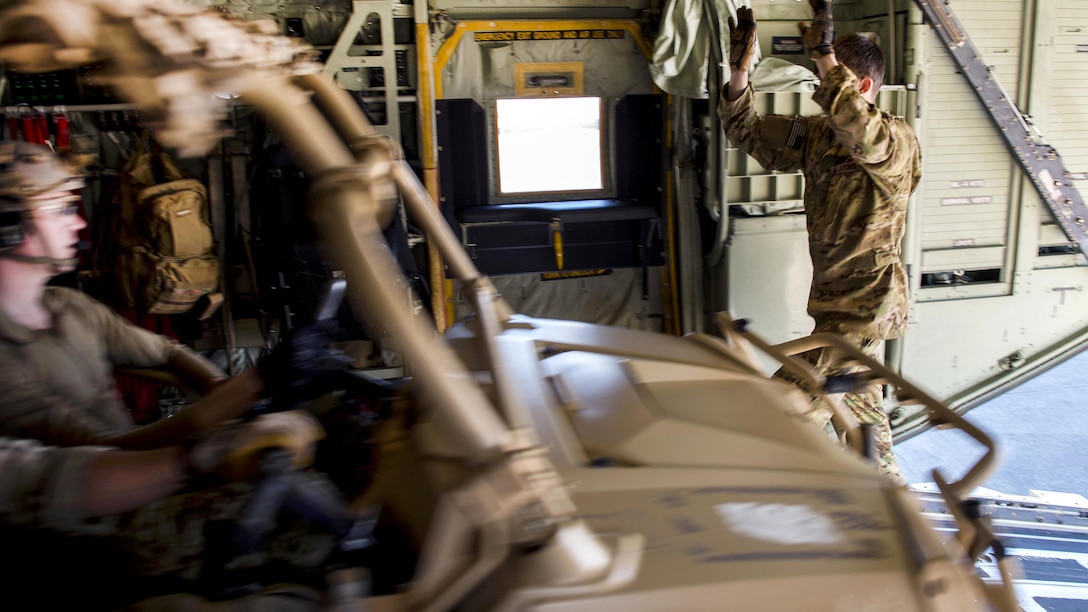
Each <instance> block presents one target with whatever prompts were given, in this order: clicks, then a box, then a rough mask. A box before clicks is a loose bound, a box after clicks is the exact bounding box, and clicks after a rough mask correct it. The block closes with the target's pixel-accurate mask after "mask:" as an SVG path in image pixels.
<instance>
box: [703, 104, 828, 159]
mask: <svg viewBox="0 0 1088 612" xmlns="http://www.w3.org/2000/svg"><path fill="white" fill-rule="evenodd" d="M728 89H729V85H728V84H727V85H726V86H724V87H722V91H721V95H720V96H719V98H718V117H719V118H720V119H721V122H722V128H723V129H724V130H725V136H726V138H728V139H729V141H730V142H731V143H733V146H735V147H737V148H738V149H740V150H741V151H744V152H745V153H747V154H748V155H751V156H752V157H753V158H754V159H755V160H756V161H757V162H759V164H760V165H761V166H763V167H764V168H767V169H768V170H779V171H781V172H796V171H798V170H800V169H801V165H802V162H803V160H804V153H803V150H802V145H803V144H804V143H805V131H806V127H807V122H808V119H806V118H804V117H786V116H783V115H767V116H766V117H762V116H760V114H759V113H758V112H756V109H755V94H754V93H753V91H752V87H751V85H749V86H748V88H747V89H745V90H744V93H742V94H741V95H740V97H739V98H737V99H736V100H733V101H730V100H729V97H728Z"/></svg>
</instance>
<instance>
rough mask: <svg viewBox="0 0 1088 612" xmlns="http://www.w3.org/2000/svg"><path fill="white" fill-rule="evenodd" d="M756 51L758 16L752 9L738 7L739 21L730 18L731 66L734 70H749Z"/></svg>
mask: <svg viewBox="0 0 1088 612" xmlns="http://www.w3.org/2000/svg"><path fill="white" fill-rule="evenodd" d="M755 53H756V16H755V15H754V14H753V13H752V9H750V8H748V7H746V6H742V7H740V8H738V9H737V21H736V22H734V21H733V18H732V17H730V18H729V66H730V68H731V69H732V70H733V72H748V71H749V70H751V68H752V56H754V55H755Z"/></svg>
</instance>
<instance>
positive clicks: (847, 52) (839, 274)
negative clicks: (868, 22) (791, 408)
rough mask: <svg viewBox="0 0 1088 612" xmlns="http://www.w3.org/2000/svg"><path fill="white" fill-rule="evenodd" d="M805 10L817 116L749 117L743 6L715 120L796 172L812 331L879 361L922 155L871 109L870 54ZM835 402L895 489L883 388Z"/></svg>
mask: <svg viewBox="0 0 1088 612" xmlns="http://www.w3.org/2000/svg"><path fill="white" fill-rule="evenodd" d="M810 1H811V3H812V5H813V9H814V10H815V11H816V20H815V25H814V26H813V27H812V28H811V29H806V28H804V27H803V28H802V33H803V36H804V38H805V42H806V44H807V45H808V46H809V48H810V49H812V56H813V59H814V60H815V61H816V64H817V68H818V69H819V71H820V72H821V83H820V87H819V88H818V89H817V90H816V92H815V93H814V94H813V99H814V100H815V101H816V103H818V104H819V105H820V107H821V108H823V110H824V112H825V114H823V115H818V116H812V117H786V116H781V115H767V116H760V115H759V114H758V113H757V112H756V111H755V109H754V107H753V93H752V89H751V87H750V86H749V85H748V78H747V70H748V66H747V65H746V63H745V62H744V51H745V49H746V48H747V46H748V45H754V44H755V18H754V17H753V16H752V13H751V10H749V9H745V8H742V9H741V10H739V11H738V21H739V25H737V24H734V23H733V22H732V20H730V37H731V48H730V51H731V58H732V57H734V55H735V56H736V59H734V60H733V61H731V65H732V67H733V71H732V75H731V79H730V83H729V84H727V85H726V86H725V87H724V88H723V89H722V93H721V98H720V101H719V104H718V114H719V116H720V117H721V120H722V125H723V126H724V128H725V133H726V136H727V137H728V138H729V140H730V141H731V142H732V143H733V144H734V145H735V146H737V147H738V148H740V149H741V150H743V151H745V152H746V153H748V154H749V155H751V156H752V157H754V158H755V159H756V161H758V162H759V163H760V164H762V165H763V166H764V167H766V168H769V169H774V170H780V171H784V172H796V171H797V170H801V171H802V172H803V173H804V177H805V194H804V202H805V214H806V225H807V229H808V236H809V254H810V256H811V258H812V267H813V275H812V285H811V287H810V290H809V299H808V312H809V314H810V315H811V316H812V318H813V319H815V321H816V328H815V330H814V331H815V332H836V333H840V334H843V335H844V336H846V337H847V338H849V339H850V340H852V341H853V342H854V343H856V344H857V345H858V346H859V348H861V350H862V351H863V352H865V353H866V354H867V355H869V356H871V357H874V358H877V359H881V358H882V357H883V348H884V343H883V341H884V340H888V339H891V338H897V337H899V336H901V335H903V333H904V332H905V331H906V328H907V317H908V309H909V295H908V284H907V275H906V271H905V270H904V267H903V263H902V261H901V259H900V245H901V243H902V240H903V230H904V224H905V221H906V214H907V199H908V198H909V197H910V194H911V193H912V192H913V191H914V189H915V188H916V187H917V186H918V181H919V180H920V178H921V154H920V151H919V146H918V141H917V138H916V137H915V135H914V132H913V130H912V129H911V127H910V126H909V125H907V124H906V122H905V121H903V120H902V119H900V118H898V117H894V116H892V115H890V114H888V113H885V112H882V111H881V110H879V109H877V108H876V107H875V106H874V104H873V102H874V101H875V100H876V92H877V90H878V89H879V87H880V84H881V81H882V80H883V73H884V59H883V55H881V54H880V50H879V47H877V46H876V44H875V43H873V42H872V41H871V40H869V39H867V38H864V37H862V36H859V35H851V36H845V37H843V38H840V39H838V40H836V41H835V42H834V43H833V45H832V43H831V42H830V41H831V40H834V34H833V32H834V30H833V29H832V28H831V15H830V6H829V5H828V3H826V2H822V0H810ZM818 30H819V31H818ZM821 49H822V51H823V52H821ZM836 56H838V58H837V57H836ZM840 60H841V61H842V62H843V63H842V64H840V63H838V62H839V61H840ZM802 357H804V358H805V359H806V360H807V361H809V362H810V363H812V364H813V365H814V366H816V368H817V369H818V370H819V371H820V372H821V373H823V374H825V375H837V374H842V373H846V372H847V371H848V370H849V368H847V367H845V366H844V364H843V363H842V358H841V357H840V356H838V355H836V354H834V353H833V352H832V351H831V350H830V349H823V350H818V351H812V352H810V353H806V354H804V355H802ZM782 378H788V377H785V376H782ZM843 402H844V403H845V404H846V405H847V406H848V407H849V408H850V410H851V411H852V413H853V414H854V416H855V417H856V418H857V419H858V421H859V422H861V423H865V424H870V425H873V426H874V430H875V432H876V436H875V438H876V439H875V443H876V451H877V454H878V457H877V462H878V468H879V469H880V470H881V471H882V472H884V473H886V474H888V475H889V476H891V477H892V478H894V479H896V480H899V481H901V477H900V476H899V468H898V465H897V464H896V463H895V458H894V455H893V454H892V438H891V429H890V426H889V423H888V417H887V415H886V414H885V413H884V410H883V399H882V393H881V389H880V388H879V387H871V388H867V389H864V390H861V391H858V392H853V393H847V394H846V395H845V396H844V398H843ZM810 418H811V419H812V420H814V421H815V422H817V423H820V424H827V423H828V419H829V418H830V411H829V410H828V409H826V408H824V407H821V404H819V403H817V404H814V405H813V410H812V412H811V413H810Z"/></svg>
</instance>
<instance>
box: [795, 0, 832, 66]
mask: <svg viewBox="0 0 1088 612" xmlns="http://www.w3.org/2000/svg"><path fill="white" fill-rule="evenodd" d="M809 4H810V5H811V6H812V23H811V24H809V23H807V22H801V23H799V24H797V27H798V28H799V29H800V30H801V40H803V41H804V43H805V46H806V47H808V49H809V54H810V55H819V56H820V57H823V56H825V55H830V54H831V53H834V50H833V48H832V44H833V43H834V42H835V22H834V20H833V19H832V17H831V0H809Z"/></svg>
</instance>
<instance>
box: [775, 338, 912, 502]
mask: <svg viewBox="0 0 1088 612" xmlns="http://www.w3.org/2000/svg"><path fill="white" fill-rule="evenodd" d="M822 332H835V333H839V334H840V335H841V336H843V337H844V338H846V339H847V340H848V341H850V342H851V343H853V344H854V345H855V346H857V347H858V348H859V349H860V350H861V352H862V353H864V354H865V355H866V356H868V357H870V358H872V359H873V360H875V361H878V362H880V363H883V362H884V341H883V340H873V339H870V338H862V337H860V336H857V335H852V334H849V333H842V332H840V331H839V330H834V329H821V328H820V326H817V328H816V329H815V330H813V333H822ZM798 357H800V358H801V359H804V360H805V361H807V362H809V363H810V364H812V365H813V366H814V367H815V369H816V370H817V371H819V372H820V374H822V375H824V376H839V375H843V374H849V373H851V372H854V371H857V370H858V369H860V367H859V366H847V365H846V364H845V363H844V361H845V359H844V357H843V356H842V355H841V354H839V353H838V352H837V351H835V350H833V349H831V348H821V349H815V350H811V351H807V352H804V353H801V354H800V355H798ZM774 376H775V378H777V379H779V380H784V381H786V382H789V383H792V384H795V385H798V386H800V381H798V380H797V379H796V378H794V377H793V376H792V375H790V374H788V373H787V372H785V371H784V370H779V371H778V372H776V373H775V375H774ZM842 403H843V405H844V406H845V407H846V408H847V409H848V410H850V413H851V414H853V415H854V418H855V419H857V421H858V423H860V424H863V425H870V426H871V427H872V431H873V447H874V448H873V450H874V457H873V461H874V464H875V465H876V468H877V471H878V472H880V473H881V474H884V475H885V476H887V477H888V478H890V479H892V480H893V481H895V482H896V483H898V484H903V483H904V481H903V476H902V475H901V474H900V472H899V463H898V462H896V460H895V454H894V453H893V452H892V429H891V424H890V423H889V421H888V415H887V413H886V412H885V411H884V393H883V389H882V388H881V387H880V385H870V386H868V387H865V388H864V389H861V390H858V391H854V392H850V393H844V394H843V395H842ZM831 414H832V410H831V407H830V406H828V405H827V402H825V401H824V400H823V399H822V398H820V397H814V398H813V400H812V402H811V403H810V404H809V407H808V412H807V413H806V414H805V417H806V418H807V419H808V420H809V421H810V422H812V423H814V424H816V425H817V426H819V427H822V428H823V429H824V431H825V432H826V433H827V434H828V436H830V437H832V438H834V439H835V440H837V441H839V442H840V443H844V442H845V432H843V431H841V430H840V428H839V425H838V424H837V423H835V422H834V421H832V420H831Z"/></svg>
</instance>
